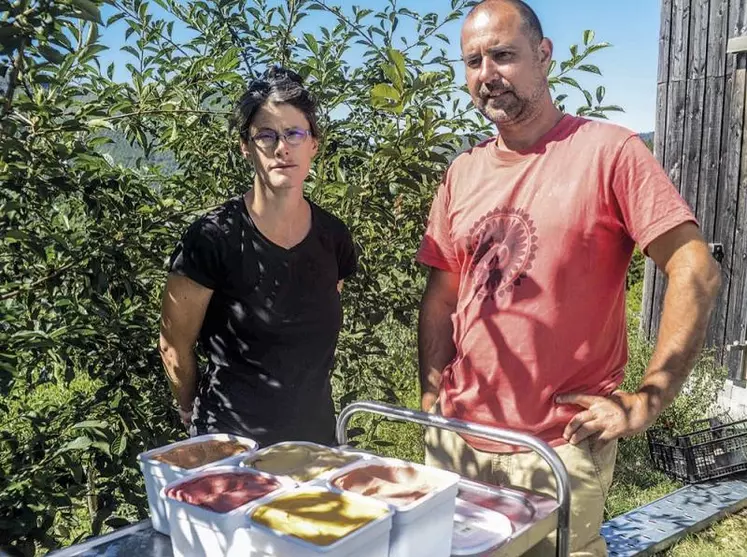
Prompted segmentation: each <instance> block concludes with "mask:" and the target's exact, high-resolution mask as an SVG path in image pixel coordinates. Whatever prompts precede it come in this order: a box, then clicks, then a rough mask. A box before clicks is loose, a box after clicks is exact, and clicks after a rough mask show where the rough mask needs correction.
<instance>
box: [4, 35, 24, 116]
mask: <svg viewBox="0 0 747 557" xmlns="http://www.w3.org/2000/svg"><path fill="white" fill-rule="evenodd" d="M25 49H26V39H25V38H24V39H23V40H22V41H21V45H20V46H19V47H18V52H17V53H16V57H15V59H14V60H13V66H12V67H11V70H10V75H9V76H8V90H7V91H6V92H5V102H4V103H3V111H2V114H0V122H2V121H3V120H4V119H5V117H6V116H7V115H8V114H9V113H10V110H11V108H12V107H13V96H14V95H15V92H16V85H17V83H18V73H19V72H20V71H21V67H22V66H23V53H24V50H25Z"/></svg>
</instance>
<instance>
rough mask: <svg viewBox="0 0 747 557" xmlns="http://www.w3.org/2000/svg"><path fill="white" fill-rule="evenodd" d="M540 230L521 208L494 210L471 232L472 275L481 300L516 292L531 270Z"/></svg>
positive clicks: (477, 223)
mask: <svg viewBox="0 0 747 557" xmlns="http://www.w3.org/2000/svg"><path fill="white" fill-rule="evenodd" d="M536 232H537V228H536V227H535V226H534V222H533V221H532V219H531V218H530V217H529V215H528V214H527V213H526V212H525V211H522V210H521V209H505V208H503V209H495V210H494V211H491V212H489V213H488V214H486V215H485V216H483V217H481V218H480V219H479V220H478V221H477V222H476V223H475V224H474V225H473V227H472V229H471V230H470V233H469V245H468V246H467V250H468V253H469V255H470V258H471V262H470V269H469V272H470V275H471V276H472V280H473V284H474V286H475V293H476V296H477V297H478V298H479V299H483V298H486V297H489V296H494V295H497V296H499V297H501V296H503V295H505V294H507V293H510V292H512V291H513V289H514V287H515V286H519V285H520V284H521V279H522V278H526V276H527V275H526V273H527V271H529V269H531V268H532V261H534V258H535V255H536V252H537V236H536Z"/></svg>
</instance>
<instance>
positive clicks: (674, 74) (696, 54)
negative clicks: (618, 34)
mask: <svg viewBox="0 0 747 557" xmlns="http://www.w3.org/2000/svg"><path fill="white" fill-rule="evenodd" d="M746 18H747V0H662V2H661V33H660V39H659V75H658V83H657V99H656V103H657V117H656V127H655V137H654V153H655V155H656V157H657V159H658V160H659V161H660V162H661V163H662V165H663V166H664V168H665V170H666V171H667V173H668V174H669V176H670V178H671V179H672V181H673V183H674V184H675V186H676V187H677V188H678V190H679V191H680V193H681V194H682V196H683V197H684V198H685V200H686V201H687V202H688V203H689V204H690V206H691V207H692V208H693V210H694V211H695V213H696V215H697V217H698V220H699V221H700V223H701V228H702V230H703V234H704V235H705V237H706V239H707V241H709V242H716V243H721V244H723V245H724V251H725V259H724V261H723V263H722V273H723V288H722V291H721V293H720V296H719V300H718V303H717V307H716V309H715V311H714V316H713V319H712V322H711V325H710V327H709V331H708V339H707V342H708V344H709V345H712V346H716V347H719V348H721V347H723V346H724V345H725V343H727V342H733V341H735V340H740V339H745V338H747V131H745V130H747V125H746V124H745V121H746V119H745V104H746V103H747V54H740V55H739V56H734V55H727V54H726V43H727V40H728V38H729V37H734V36H740V35H744V34H745V33H747V29H746ZM665 289H666V282H665V278H664V276H663V275H662V273H660V272H659V271H658V270H657V269H656V268H655V266H654V265H653V264H652V262H651V261H650V260H649V261H647V263H646V276H645V279H644V292H643V316H642V327H643V330H644V332H645V333H646V335H647V336H648V337H649V338H651V339H653V338H655V337H656V334H657V331H658V327H659V321H660V316H661V309H662V304H663V297H664V292H665ZM732 354H733V355H727V356H726V358H725V360H724V361H725V363H728V364H729V367H730V370H731V371H732V373H736V371H737V369H738V362H739V359H738V358H739V355H738V354H734V353H732Z"/></svg>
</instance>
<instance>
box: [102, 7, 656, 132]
mask: <svg viewBox="0 0 747 557" xmlns="http://www.w3.org/2000/svg"><path fill="white" fill-rule="evenodd" d="M330 3H336V4H337V5H342V6H348V5H349V4H352V3H355V4H357V5H360V6H366V7H370V8H374V9H376V8H379V7H380V8H383V7H384V6H385V5H386V3H387V2H386V0H365V1H364V0H352V1H351V2H348V1H340V0H338V1H337V2H335V1H334V0H330ZM529 3H530V5H531V6H532V7H533V8H534V9H535V11H536V12H537V14H538V15H539V18H540V20H541V21H542V25H543V27H544V31H545V35H546V36H548V37H549V38H550V39H552V40H553V42H554V44H555V58H556V59H558V60H562V59H565V57H566V56H567V54H568V47H569V46H570V45H571V44H573V43H580V42H581V39H582V34H583V31H584V30H585V29H593V30H594V31H595V33H596V40H598V41H605V42H609V43H611V44H612V45H613V47H612V48H609V49H606V50H603V51H600V52H598V53H596V54H594V55H593V57H592V58H591V59H590V60H589V62H591V63H595V64H596V65H597V66H599V67H600V69H601V70H602V73H603V76H602V77H601V78H600V77H599V76H595V75H592V74H586V75H584V76H583V80H582V84H583V85H585V86H586V87H587V88H588V89H589V90H591V91H594V90H595V89H596V87H597V85H604V86H605V87H606V90H607V96H606V98H605V104H617V105H620V106H622V107H623V108H624V109H625V112H624V113H611V114H610V120H611V121H613V122H616V123H618V124H621V125H623V126H626V127H628V128H630V129H632V130H634V131H636V132H648V131H653V129H654V120H655V110H656V76H657V64H658V36H659V18H660V4H659V2H658V1H656V0H626V1H624V2H620V1H599V0H567V1H561V0H529ZM397 4H398V6H401V7H407V8H409V9H411V10H413V11H419V12H423V11H426V10H427V11H435V12H438V13H445V12H447V11H448V9H449V6H450V0H399V1H398V3H397ZM151 6H154V4H151ZM156 9H158V8H156ZM346 11H348V10H346ZM112 13H113V12H112V10H111V8H108V9H105V10H104V13H103V15H104V16H105V17H108V16H109V15H111V14H112ZM333 24H334V21H333V20H332V18H331V17H330V16H329V15H327V14H324V13H323V12H312V15H310V16H309V17H307V18H306V19H304V20H303V29H302V30H303V31H309V32H313V31H314V29H318V27H319V26H331V25H333ZM460 26H461V22H457V21H455V22H453V23H451V24H449V25H448V26H446V27H445V28H444V32H445V34H446V35H447V36H449V37H451V38H452V45H451V47H450V50H449V54H450V57H451V58H458V57H459V54H460V53H459V29H460ZM174 36H175V38H176V39H177V40H179V37H180V36H181V37H183V38H184V37H186V36H187V35H186V33H185V32H183V31H179V30H178V28H175V34H174ZM133 38H134V37H133ZM133 38H131V39H130V40H131V41H132V40H133ZM123 41H124V22H119V23H118V24H116V25H115V26H113V27H112V28H110V29H107V30H105V31H104V41H103V42H104V44H107V45H108V46H109V47H110V50H109V52H108V53H105V54H104V55H103V56H102V62H104V63H105V64H108V62H109V61H114V62H115V63H116V66H117V74H116V75H117V77H118V78H119V79H125V78H126V75H125V73H124V62H125V60H126V59H127V58H128V56H129V55H127V54H125V53H122V52H121V51H120V50H119V49H120V47H121V46H123V45H124V42H123ZM456 74H457V79H458V80H460V82H462V83H463V81H464V72H463V69H462V66H461V64H456ZM572 98H573V97H572ZM574 107H575V105H573V104H572V102H571V103H569V104H568V108H569V109H571V108H574Z"/></svg>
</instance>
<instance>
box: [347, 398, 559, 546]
mask: <svg viewBox="0 0 747 557" xmlns="http://www.w3.org/2000/svg"><path fill="white" fill-rule="evenodd" d="M362 412H368V413H371V414H377V415H379V416H384V417H386V418H390V419H393V420H398V421H402V422H411V423H416V424H420V425H422V426H426V427H435V428H439V429H444V430H447V431H453V432H455V433H464V434H467V435H472V436H474V437H481V438H483V439H488V440H490V441H497V442H500V443H507V444H510V445H517V446H520V447H525V448H528V449H531V450H532V451H534V452H536V453H537V454H539V455H540V456H541V457H542V458H543V459H544V460H545V462H547V464H548V465H549V466H550V469H551V470H552V472H553V475H554V476H555V483H556V493H557V501H558V515H557V516H558V519H557V528H556V531H557V541H556V553H555V554H556V556H557V557H568V553H569V544H570V537H569V528H568V527H569V520H570V506H571V489H570V482H569V479H568V471H567V470H566V468H565V465H564V464H563V461H561V460H560V457H558V455H557V453H556V452H555V451H554V450H553V449H552V448H551V447H550V445H548V444H547V443H545V442H544V441H541V440H540V439H537V438H536V437H532V436H530V435H526V434H523V433H517V432H515V431H510V430H507V429H500V428H497V427H489V426H484V425H480V424H474V423H471V422H466V421H463V420H458V419H455V418H445V417H443V416H439V415H436V414H428V413H425V412H419V411H417V410H409V409H406V408H400V407H398V406H392V405H391V404H384V403H381V402H368V401H362V402H354V403H353V404H351V405H349V406H347V407H345V408H344V409H343V411H342V412H341V413H340V415H339V417H338V418H337V427H336V434H337V442H338V443H339V444H340V445H347V444H348V433H347V429H348V423H349V422H350V419H351V418H352V417H353V415H355V414H358V413H362ZM483 488H485V489H489V487H488V486H484V485H483ZM495 494H496V495H500V494H501V491H500V490H499V489H496V490H495Z"/></svg>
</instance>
